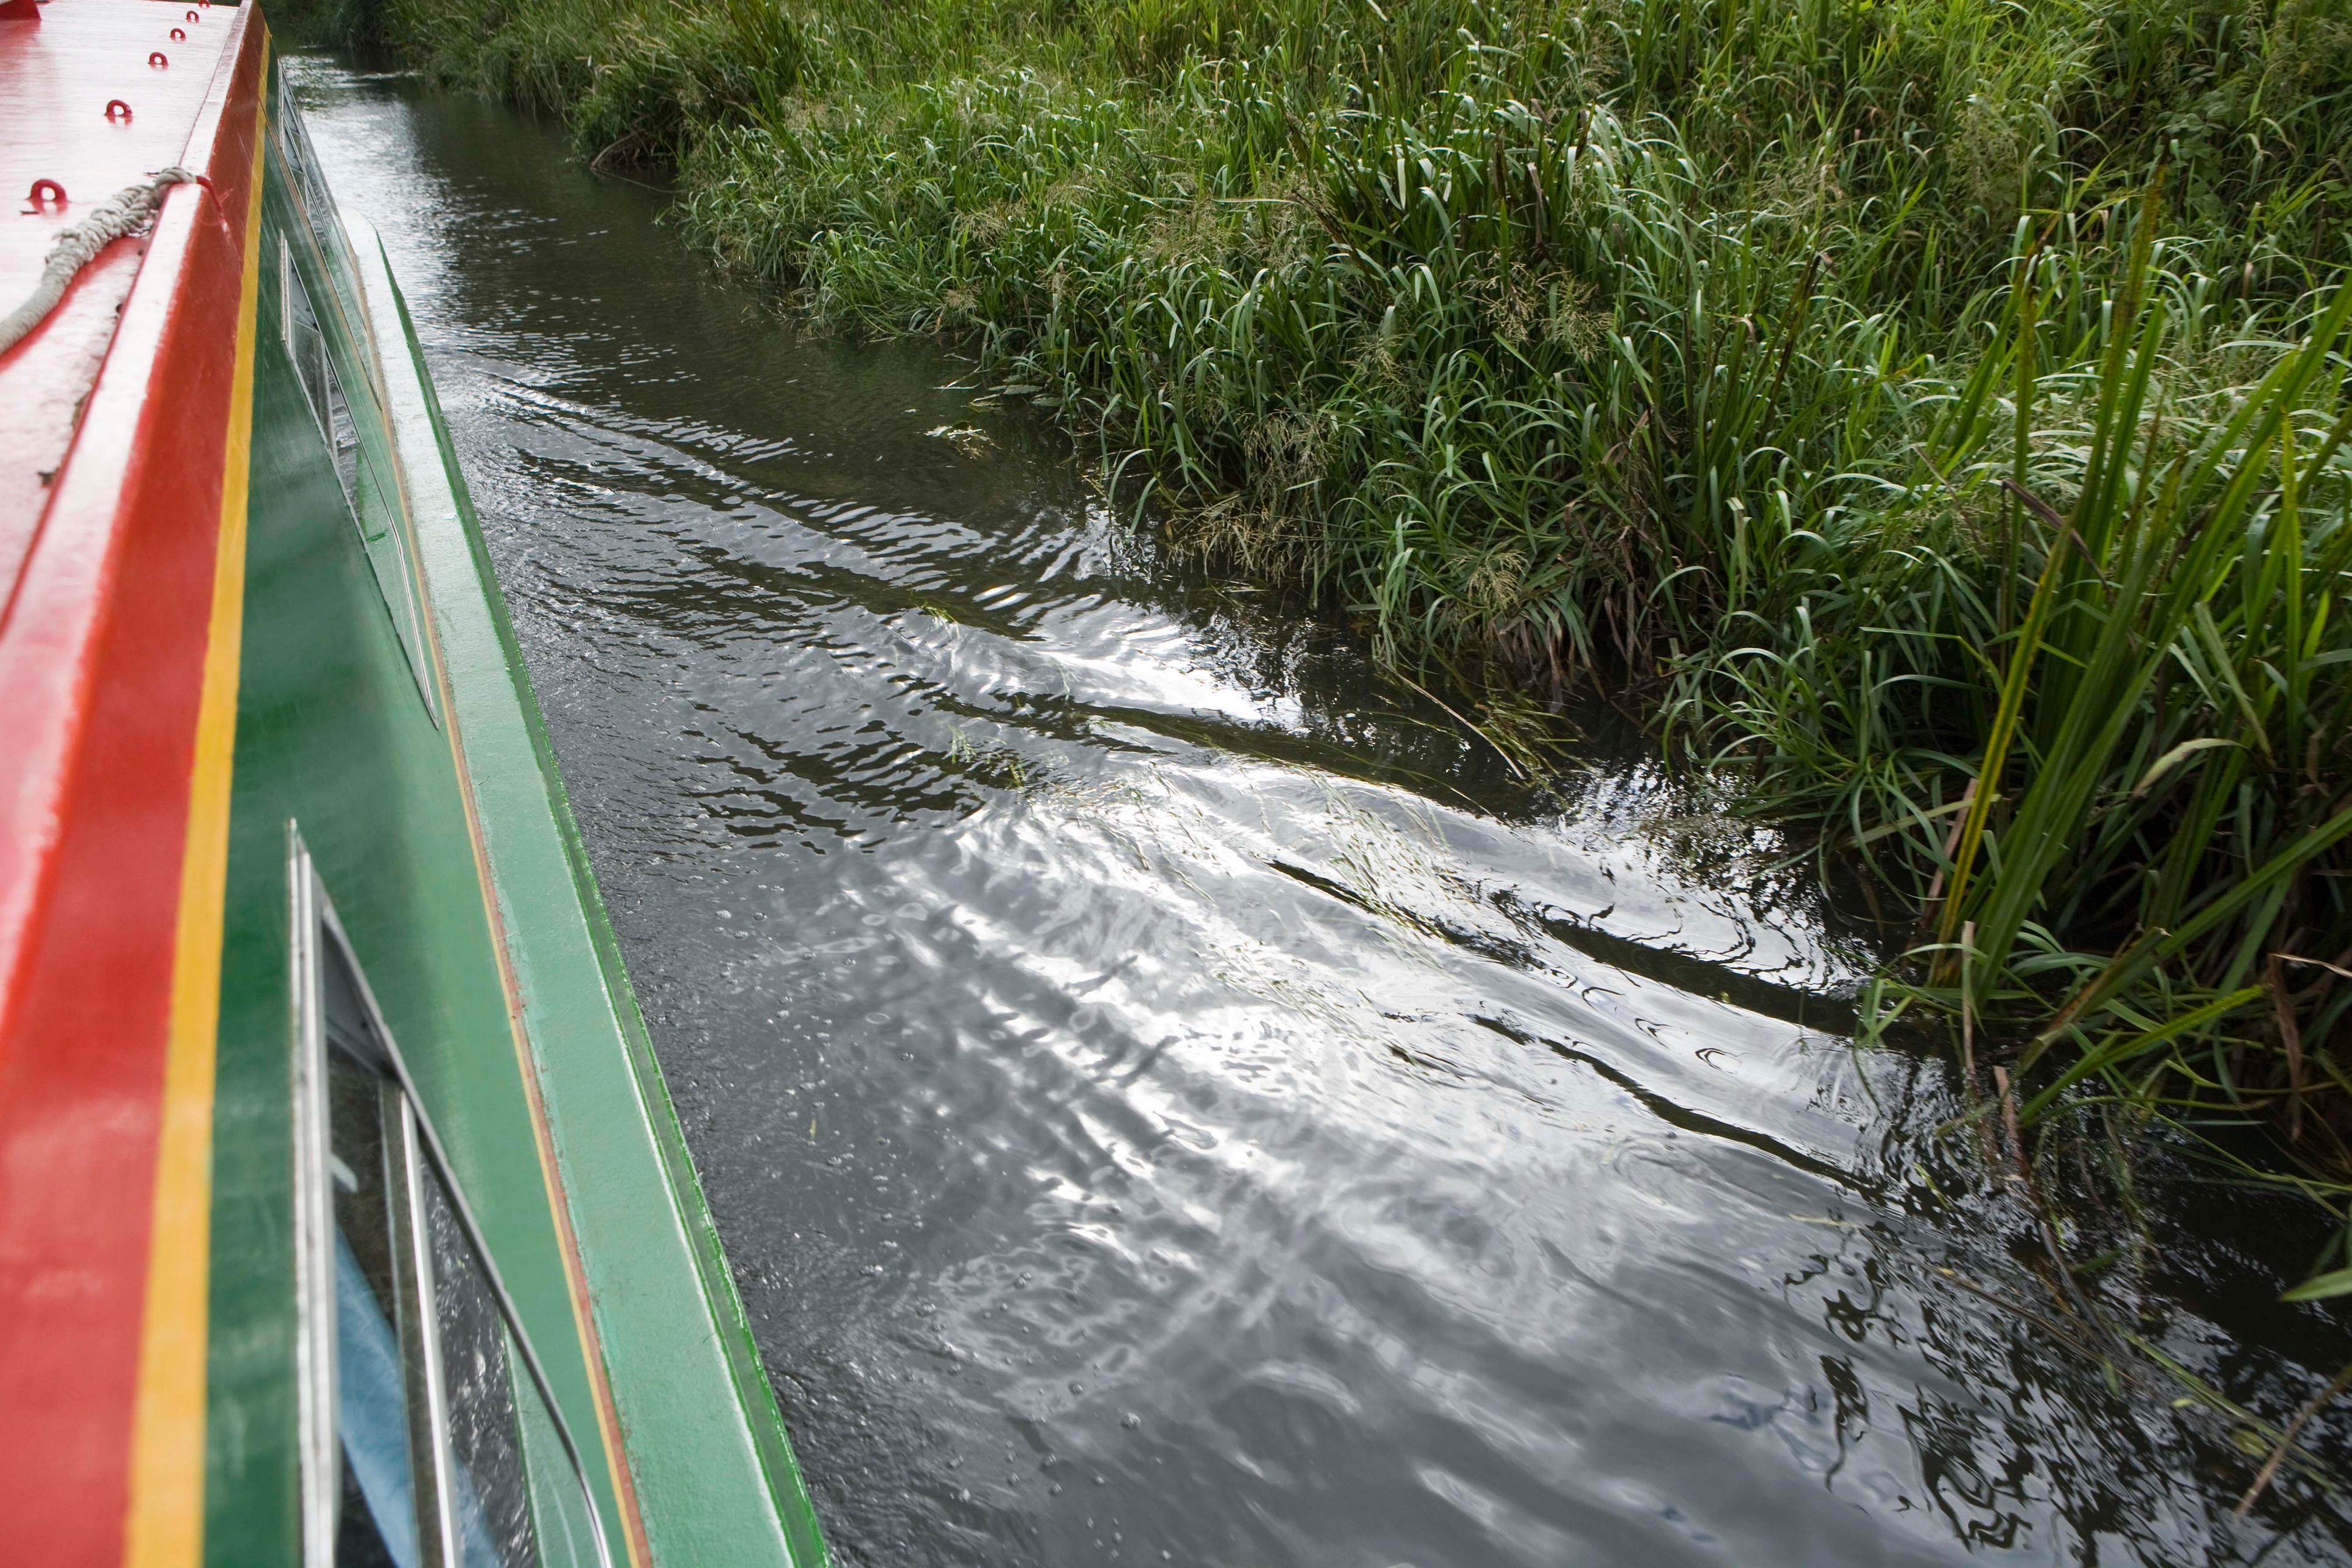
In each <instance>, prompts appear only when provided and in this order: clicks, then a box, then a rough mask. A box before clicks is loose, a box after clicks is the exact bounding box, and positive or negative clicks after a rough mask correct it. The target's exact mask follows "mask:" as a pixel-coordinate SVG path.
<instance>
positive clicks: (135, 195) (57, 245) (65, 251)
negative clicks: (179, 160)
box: [0, 169, 197, 354]
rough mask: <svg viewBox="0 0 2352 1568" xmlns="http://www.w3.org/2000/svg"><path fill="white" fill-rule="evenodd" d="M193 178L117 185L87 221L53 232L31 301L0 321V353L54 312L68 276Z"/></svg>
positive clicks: (162, 176) (164, 175) (173, 174)
mask: <svg viewBox="0 0 2352 1568" xmlns="http://www.w3.org/2000/svg"><path fill="white" fill-rule="evenodd" d="M196 178H197V176H196V175H194V174H190V173H188V171H187V170H185V169H165V170H163V171H162V172H160V173H158V174H155V175H154V176H153V177H152V178H150V179H145V180H142V181H140V182H139V183H138V184H135V185H125V186H123V187H122V189H121V190H119V191H117V192H115V193H114V194H113V195H110V196H109V197H107V198H106V200H104V201H102V202H100V204H99V205H97V207H96V208H94V209H93V210H92V211H91V213H90V215H89V216H88V217H86V218H84V219H82V220H81V221H80V222H79V223H78V224H75V225H74V226H72V227H71V228H68V229H67V230H65V231H64V232H63V233H61V234H59V235H58V237H57V238H56V240H54V241H53V242H51V244H50V246H49V258H48V260H47V261H46V262H44V263H43V264H42V267H41V280H40V282H39V283H38V284H37V285H36V286H35V288H34V289H33V293H32V297H31V298H30V299H28V300H26V301H25V302H24V303H23V304H21V305H19V306H17V307H16V309H15V310H11V311H9V312H8V319H7V320H6V321H0V354H5V353H7V352H8V351H9V350H10V349H13V348H15V347H16V343H17V341H18V340H19V339H21V338H23V337H24V335H25V334H26V333H27V332H29V331H32V330H33V329H34V328H35V327H37V326H39V325H40V324H41V321H42V318H44V317H45V316H47V314H48V313H49V312H50V311H51V310H56V309H57V307H58V300H62V299H64V298H65V297H66V288H67V285H68V284H70V283H71V282H72V281H73V280H74V274H76V273H78V272H79V271H80V270H81V269H82V268H85V267H87V266H89V264H90V262H91V261H92V260H93V259H95V258H97V256H98V253H99V252H100V251H101V250H104V249H105V248H106V247H108V246H110V245H112V244H113V243H114V242H115V241H116V240H118V239H121V237H123V236H124V235H127V234H137V233H138V232H139V231H140V230H141V229H142V228H145V227H146V226H147V224H148V220H149V219H151V218H152V217H153V216H155V209H156V208H157V207H158V206H160V205H163V193H164V192H165V191H167V190H170V189H171V188H172V187H173V185H177V184H187V183H189V182H192V181H194V180H195V179H196Z"/></svg>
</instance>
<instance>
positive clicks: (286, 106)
mask: <svg viewBox="0 0 2352 1568" xmlns="http://www.w3.org/2000/svg"><path fill="white" fill-rule="evenodd" d="M278 156H279V157H281V158H283V159H284V160H285V161H286V167H287V169H288V171H289V173H290V174H292V175H293V184H294V196H295V200H296V202H297V204H298V205H299V206H300V207H301V209H302V217H303V221H304V222H306V223H308V224H309V225H310V233H311V235H312V236H313V237H315V238H316V239H317V240H318V242H319V248H320V250H321V251H324V252H325V253H326V254H327V256H328V258H330V261H331V264H332V265H333V266H334V267H335V268H338V269H339V270H341V272H342V273H343V274H344V275H345V276H349V275H350V274H351V272H352V270H353V268H352V260H351V242H350V241H349V239H347V238H346V237H344V234H343V226H342V224H341V222H339V221H338V220H337V218H336V216H335V198H334V195H333V193H332V192H331V191H330V190H329V189H328V187H327V176H326V173H325V171H324V170H322V169H321V168H320V166H319V153H318V150H317V149H316V148H314V147H312V146H311V145H310V131H309V130H308V129H307V128H306V127H305V126H304V125H303V123H302V116H301V114H300V113H299V111H298V110H296V109H295V106H294V93H293V89H292V84H291V83H289V81H288V80H287V78H286V61H285V60H284V58H279V60H278Z"/></svg>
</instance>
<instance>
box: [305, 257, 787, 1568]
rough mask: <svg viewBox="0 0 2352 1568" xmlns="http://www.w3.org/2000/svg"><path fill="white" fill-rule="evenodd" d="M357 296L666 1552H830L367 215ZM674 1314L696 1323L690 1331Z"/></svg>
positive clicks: (645, 1490) (657, 1537)
mask: <svg viewBox="0 0 2352 1568" xmlns="http://www.w3.org/2000/svg"><path fill="white" fill-rule="evenodd" d="M344 221H345V224H346V226H347V227H348V228H349V229H350V230H351V232H352V235H353V237H354V238H355V240H356V241H357V243H356V244H355V246H354V248H355V249H356V250H358V251H359V252H360V268H361V273H362V277H361V279H360V282H361V285H362V287H361V292H362V295H363V297H364V300H363V305H364V309H365V310H366V311H367V313H368V314H369V316H370V317H371V319H372V321H373V326H374V329H375V337H376V339H377V341H378V342H383V343H386V344H389V343H391V342H394V341H399V342H404V343H406V344H407V346H408V363H406V364H404V365H394V364H386V365H385V366H383V370H384V373H385V380H386V383H387V387H386V391H387V395H388V400H389V405H390V407H389V413H390V415H391V418H392V424H393V428H394V441H395V445H396V447H397V448H398V453H399V458H400V461H401V465H402V468H403V469H404V474H405V476H406V478H407V479H408V481H409V500H410V504H411V507H412V509H413V516H414V519H415V528H416V538H417V545H418V561H417V564H418V567H419V569H420V571H421V573H422V574H423V576H424V579H425V595H426V598H427V601H428V604H429V606H430V610H431V613H432V616H433V618H434V626H435V628H436V633H437V637H438V642H439V647H440V653H441V658H442V661H443V665H444V668H445V670H446V675H447V679H448V686H449V698H450V706H451V712H450V714H449V720H450V722H451V725H452V727H453V730H454V732H455V734H456V735H457V737H458V744H459V745H460V747H461V749H462V751H463V753H464V756H465V759H466V764H467V772H468V774H469V777H470V784H471V788H472V793H473V801H474V809H475V813H476V816H477V819H478V822H479V824H480V828H481V833H482V837H483V842H484V853H485V855H486V857H487V858H488V863H489V867H490V874H491V879H492V882H493V884H494V887H495V889H496V892H497V897H498V900H499V913H500V917H501V921H502V923H503V925H504V928H505V937H506V942H507V947H508V952H509V960H510V962H511V963H512V965H513V969H514V973H515V975H516V979H517V984H518V985H519V988H520V993H521V997H520V1000H521V1005H522V1016H523V1026H524V1030H525V1033H526V1035H527V1036H528V1037H529V1039H530V1046H531V1050H532V1053H533V1055H534V1058H535V1059H536V1062H537V1066H538V1068H539V1074H540V1080H541V1097H542V1099H543V1101H544V1103H545V1105H546V1109H547V1116H548V1121H549V1123H550V1128H551V1134H552V1138H553V1142H554V1146H555V1152H556V1160H557V1165H558V1168H559V1170H560V1172H561V1173H562V1181H563V1184H564V1188H565V1191H566V1193H567V1194H568V1198H569V1204H570V1208H571V1214H572V1225H573V1227H574V1230H575V1233H576V1235H577V1237H578V1240H579V1246H580V1252H581V1261H582V1265H583V1268H584V1270H585V1272H586V1276H587V1279H588V1286H589V1293H590V1297H591V1300H592V1301H593V1311H594V1316H595V1322H596V1328H597V1331H598V1334H599V1337H600V1338H601V1340H602V1342H603V1345H604V1362H605V1367H606V1371H607V1374H608V1376H609V1378H610V1380H611V1384H612V1389H613V1396H614V1404H615V1405H616V1406H617V1408H618V1412H619V1418H620V1423H621V1426H622V1430H623V1434H624V1438H625V1446H626V1447H627V1450H628V1463H629V1465H630V1469H631V1473H632V1475H633V1477H634V1478H635V1483H636V1487H637V1490H638V1497H639V1501H640V1505H641V1510H642V1512H643V1516H644V1519H645V1523H646V1532H647V1535H648V1538H649V1539H650V1542H651V1543H652V1546H653V1550H654V1554H655V1556H656V1559H657V1560H658V1561H660V1562H663V1563H676V1564H688V1563H729V1564H760V1563H779V1564H791V1565H793V1568H819V1565H822V1564H824V1563H825V1562H826V1554H825V1549H824V1540H823V1537H822V1535H821V1533H820V1531H819V1530H818V1527H817V1523H816V1517H815V1513H814V1510H813V1509H812V1507H811V1505H810V1502H809V1498H808V1493H807V1489H806V1487H805V1486H804V1484H803V1481H802V1478H801V1474H800V1469H799V1467H798V1465H797V1464H796V1463H795V1462H794V1460H793V1453H792V1446H791V1442H790V1440H789V1438H788V1437H787V1436H786V1434H785V1431H784V1427H783V1423H782V1416H781V1415H780V1414H779V1412H778V1410H777V1407H776V1404H775V1399H774V1394H773V1392H772V1389H771V1388H770V1386H769V1384H768V1382H767V1380H766V1377H765V1375H764V1373H762V1371H761V1366H760V1363H759V1358H758V1353H757V1351H756V1350H755V1348H754V1346H753V1344H752V1341H751V1330H750V1326H749V1323H748V1321H747V1320H746V1319H745V1316H744V1313H743V1308H742V1303H741V1301H740V1299H739V1298H738V1296H737V1294H736V1292H735V1289H734V1284H733V1280H732V1277H731V1275H730V1273H729V1271H728V1268H727V1264H726V1258H725V1255H724V1253H723V1251H722V1250H721V1248H720V1245H719V1236H718V1231H717V1228H716V1227H715V1226H714V1225H713V1224H712V1222H711V1218H710V1215H709V1209H708V1207H707V1205H705V1203H704V1201H703V1197H702V1191H701V1186H700V1184H699V1183H698V1181H697V1179H696V1177H695V1173H694V1168H693V1163H692V1161H691V1159H690V1157H689V1155H688V1150H687V1147H686V1142H685V1135H684V1133H683V1131H682V1130H681V1129H680V1128H679V1126H678V1122H677V1112H676V1110H674V1109H673V1107H672V1105H671V1102H670V1099H669V1094H668V1090H667V1086H666V1085H665V1084H664V1082H663V1080H662V1077H661V1072H660V1068H659V1066H658V1064H657V1062H656V1059H655V1057H654V1054H653V1048H652V1042H651V1040H650V1038H649V1037H647V1035H646V1027H645V1022H644V1019H643V1016H642V1015H641V1014H640V1013H639V1011H638V1008H637V1005H636V1000H635V994H634V993H633V992H632V990H631V989H630V986H629V984H628V978H627V974H626V971H625V968H624V966H623V964H622V961H621V954H620V950H619V945H618V943H617V942H615V940H614V935H613V931H612V927H611V923H610V921H609V920H608V919H607V918H606V914H605V910H604V903H603V900H602V898H601V897H600V896H599V895H598V893H597V891H596V888H595V882H594V879H593V876H592V875H591V872H590V869H589V866H588V860H587V856H586V854H585V851H584V850H583V847H582V845H581V842H580V837H579V832H578V827H577V825H576V823H575V822H574V820H573V818H572V811H571V805H570V802H569V800H568V798H567V797H566V795H565V794H564V791H563V786H562V776H561V774H560V773H559V772H558V771H557V768H556V766H555V760H554V755H553V752H552V751H551V748H550V746H549V744H548V741H547V735H546V729H545V725H544V723H543V722H542V720H541V713H540V711H539V707H538V702H537V700H536V699H535V698H534V697H533V695H532V693H531V690H530V678H529V674H528V672H527V670H526V669H525V668H524V664H523V660H522V656H521V651H520V647H518V645H517V643H516V641H515V637H514V631H513V627H512V625H511V623H510V622H509V619H508V617H507V614H506V607H505V604H504V601H503V599H502V598H501V596H500V595H499V591H498V586H497V579H496V576H495V574H493V572H492V570H491V567H490V562H489V557H488V550H487V548H486V547H485V545H484V543H483V541H482V538H481V530H480V525H479V522H478V520H477V519H476V517H475V515H474V512H473V507H472V502H471V500H470V498H469V497H468V496H467V492H466V489H465V481H464V478H463V475H462V473H461V471H460V470H459V468H458V467H457V459H456V455H455V451H454V448H453V447H451V445H450V443H449V438H448V432H447V428H446V423H445V421H444V420H443V419H442V417H441V412H440V409H439V406H438V405H437V402H436V399H435V397H434V395H433V390H432V383H431V379H430V377H429V375H428V374H427V373H426V371H425V365H424V360H423V354H422V351H421V350H420V349H419V348H418V346H417V343H416V339H415V331H413V329H412V327H411V325H410V322H409V320H408V314H407V308H406V304H405V302H404V300H402V299H401V298H400V294H399V289H398V286H397V285H396V284H395V283H394V281H393V278H392V273H391V269H390V267H389V266H388V264H387V263H386V262H385V260H384V258H383V247H382V245H381V242H380V241H379V240H378V239H377V238H376V237H375V235H374V233H373V230H372V229H371V228H369V227H368V226H366V225H365V224H364V222H362V221H361V220H359V219H357V218H355V217H352V216H349V215H347V216H345V219H344ZM688 1325H699V1326H700V1327H701V1329H702V1331H701V1332H694V1331H690V1330H689V1327H688Z"/></svg>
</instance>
